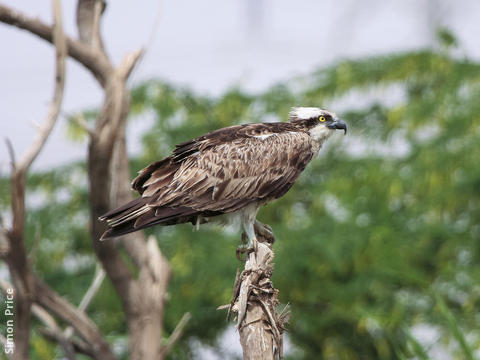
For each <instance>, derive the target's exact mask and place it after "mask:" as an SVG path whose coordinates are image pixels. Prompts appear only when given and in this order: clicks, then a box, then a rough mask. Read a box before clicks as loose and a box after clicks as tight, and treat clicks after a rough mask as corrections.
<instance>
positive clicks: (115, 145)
mask: <svg viewBox="0 0 480 360" xmlns="http://www.w3.org/2000/svg"><path fill="white" fill-rule="evenodd" d="M104 10H105V2H104V1H103V0H79V1H78V6H77V26H78V32H79V39H74V38H71V37H68V36H65V44H66V50H67V54H68V55H69V56H70V57H72V58H73V59H75V60H77V61H78V62H79V63H81V64H82V65H84V66H85V68H86V69H88V70H89V71H90V72H91V73H92V75H93V76H94V77H95V79H96V80H97V81H98V83H99V84H100V86H101V87H102V88H103V89H104V93H105V96H104V102H103V105H102V108H101V111H100V114H99V116H98V118H97V119H96V121H95V127H94V128H93V129H90V128H88V127H87V126H86V124H81V125H82V126H84V127H85V130H86V131H87V132H88V134H89V136H90V142H89V149H88V177H89V187H90V194H89V195H90V219H91V237H92V246H93V248H94V250H95V253H96V255H97V257H98V259H99V261H100V262H101V264H102V266H103V268H104V270H105V272H106V274H107V276H108V278H109V279H110V281H111V282H112V284H113V286H114V288H115V290H116V291H117V293H118V295H119V297H120V299H121V301H122V305H123V310H124V313H125V316H126V320H127V324H128V336H129V352H130V357H129V358H130V359H145V360H149V359H162V358H163V357H164V356H165V355H166V354H167V350H168V349H169V348H171V346H172V345H173V340H172V341H170V342H169V344H170V346H169V347H168V349H167V350H164V349H163V348H162V342H161V339H162V330H163V310H164V304H165V294H166V289H167V285H168V281H169V277H170V267H169V264H168V262H167V260H166V259H165V257H164V256H163V255H162V253H161V252H160V249H159V248H158V245H157V242H156V241H155V240H154V239H149V240H147V239H145V236H144V235H143V233H134V234H129V235H127V236H124V237H123V238H122V239H119V240H115V241H105V242H99V238H100V236H101V234H102V233H103V231H104V230H105V229H104V225H103V224H101V223H100V222H99V221H98V220H97V219H98V217H99V216H100V215H102V214H104V213H105V212H107V211H108V210H110V209H112V208H114V207H116V206H117V205H119V203H120V202H125V201H128V200H130V199H131V197H132V195H131V193H130V190H129V186H128V184H129V182H130V173H129V164H128V157H127V152H126V146H125V128H126V119H127V115H128V111H129V107H130V94H129V91H128V88H127V85H126V83H127V79H128V77H129V75H130V73H131V71H132V69H133V68H134V66H135V64H136V63H137V61H138V59H139V58H140V56H141V54H142V51H136V52H134V53H132V54H129V55H127V56H126V57H125V58H124V60H123V61H122V62H121V63H120V65H119V66H118V67H117V66H115V65H114V64H113V62H112V61H111V60H110V59H109V57H108V55H107V53H106V51H105V48H104V45H103V41H102V38H101V33H100V21H101V17H102V14H103V11H104ZM0 22H3V23H6V24H10V25H13V26H16V27H18V28H21V29H25V30H27V31H30V32H31V33H33V34H35V35H37V36H39V37H40V38H42V39H44V40H46V41H48V42H50V43H53V41H54V36H53V31H52V29H53V27H52V26H50V25H47V24H45V23H43V22H42V21H40V20H38V19H33V18H29V17H27V16H25V15H23V14H21V13H19V12H17V11H15V10H13V9H10V8H8V7H7V6H4V5H0ZM23 179H24V178H23ZM17 245H18V246H22V244H21V243H19V244H16V243H15V244H13V247H12V248H13V249H14V250H15V254H14V255H11V256H12V259H13V256H19V254H20V255H21V256H22V257H24V254H25V251H24V249H23V250H22V249H21V248H20V250H18V249H16V248H15V246H17ZM11 262H13V260H12V261H11ZM17 263H18V264H19V265H17V266H16V268H15V270H14V271H17V270H21V269H27V270H28V263H26V266H23V265H22V264H23V263H22V262H21V261H20V262H17ZM127 263H128V264H127ZM132 264H133V265H132ZM132 266H133V267H134V269H132ZM26 272H27V273H29V272H28V271H26ZM21 274H23V273H21ZM21 274H20V275H21ZM15 276H16V275H15V274H14V276H13V277H15ZM21 276H23V275H21ZM30 282H32V284H35V286H34V285H32V286H31V287H32V288H34V289H35V290H36V291H37V292H38V294H39V296H38V298H37V299H36V301H38V303H39V305H41V306H43V307H44V308H45V309H48V310H49V311H51V312H53V313H54V314H55V315H57V316H59V317H60V318H61V319H62V320H64V321H65V322H67V323H68V324H70V325H71V326H72V328H73V329H74V330H75V332H76V333H77V334H78V335H80V337H81V338H82V339H83V341H85V342H84V343H83V342H82V343H81V344H79V343H78V342H76V343H74V344H73V345H75V344H77V345H78V346H76V347H75V346H73V348H78V349H83V352H88V353H89V354H93V356H94V357H95V358H97V359H113V358H114V356H113V354H112V353H111V352H110V350H109V348H108V344H106V342H104V340H103V339H102V338H101V336H100V335H99V333H98V331H97V329H96V328H95V326H94V324H93V323H91V322H90V321H89V319H88V318H86V316H85V315H84V314H83V316H82V314H79V313H78V311H77V309H75V308H74V307H73V306H72V305H71V304H69V303H68V302H66V301H64V299H63V298H61V297H59V296H58V295H57V294H56V293H54V292H53V290H51V289H49V288H48V286H47V285H46V284H44V283H43V282H41V280H40V279H36V278H34V279H33V280H32V281H23V280H22V284H24V283H27V284H28V283H30ZM25 294H26V296H28V295H29V291H28V290H27V291H26V292H25ZM27 299H28V297H27ZM59 304H60V305H61V306H60V305H59ZM30 305H31V304H30V303H26V306H25V309H26V312H25V318H28V319H29V316H30V315H29V311H30V310H29V309H30ZM22 309H23V308H22ZM28 321H29V320H28ZM50 323H52V321H50ZM182 326H183V325H182ZM55 328H56V327H55V326H53V325H52V327H51V328H50V329H49V330H51V331H54V330H55ZM179 328H180V326H179ZM23 329H25V331H26V332H27V333H28V331H29V328H28V326H27V325H25V326H24V327H23ZM179 333H180V331H177V333H176V335H175V336H177V337H178V334H179ZM49 336H50V338H52V339H56V340H57V341H59V342H61V341H63V340H64V338H65V337H64V336H63V335H62V334H51V333H50V335H49ZM26 338H27V340H26V341H25V343H26V344H27V345H28V335H27V336H26ZM27 345H26V346H27ZM85 347H87V348H85ZM71 348H72V347H69V349H71ZM26 351H28V350H26ZM102 351H104V353H103V355H102ZM23 358H25V359H26V358H27V357H23Z"/></svg>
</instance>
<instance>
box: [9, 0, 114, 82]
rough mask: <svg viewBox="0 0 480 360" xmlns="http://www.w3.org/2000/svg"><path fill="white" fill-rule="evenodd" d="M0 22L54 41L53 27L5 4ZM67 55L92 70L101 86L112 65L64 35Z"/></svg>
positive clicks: (96, 53)
mask: <svg viewBox="0 0 480 360" xmlns="http://www.w3.org/2000/svg"><path fill="white" fill-rule="evenodd" d="M0 22H3V23H5V24H9V25H13V26H16V27H18V28H20V29H24V30H27V31H29V32H31V33H32V34H35V35H37V36H39V37H40V38H42V39H43V40H46V41H48V42H50V43H52V44H53V43H54V39H53V27H52V26H50V25H47V24H45V23H44V22H42V21H41V20H39V19H37V18H31V17H28V16H26V15H24V14H23V13H21V12H19V11H17V10H14V9H12V8H10V7H8V6H6V5H3V4H0ZM65 40H66V46H67V52H68V55H69V56H71V57H72V58H73V59H75V60H77V61H78V62H79V63H80V64H82V65H83V66H85V67H86V68H87V69H88V70H90V71H91V72H92V74H93V75H94V76H95V78H96V79H97V80H98V81H99V83H100V84H101V85H102V86H105V82H106V79H107V76H108V75H109V74H110V73H111V72H112V71H113V67H112V66H111V64H110V63H109V62H108V59H106V58H105V57H102V56H99V54H98V51H96V50H95V49H93V48H92V47H90V46H89V45H88V44H84V43H82V42H80V41H78V40H74V39H72V38H70V37H68V36H66V37H65Z"/></svg>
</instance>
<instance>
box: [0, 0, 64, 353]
mask: <svg viewBox="0 0 480 360" xmlns="http://www.w3.org/2000/svg"><path fill="white" fill-rule="evenodd" d="M2 10H3V7H1V6H0V18H1V17H2V14H3V12H2ZM53 18H54V27H53V33H52V34H51V38H52V41H53V43H54V45H55V55H56V67H55V87H54V93H53V98H52V101H51V104H50V108H49V111H48V114H47V118H46V120H45V122H44V123H43V125H42V126H41V128H40V130H39V134H38V136H37V138H36V140H34V142H33V143H32V144H31V146H30V147H29V148H28V149H27V151H26V152H25V154H24V155H23V157H22V159H21V160H20V161H19V162H18V163H16V164H15V162H14V155H13V149H11V150H10V152H11V158H12V175H11V193H12V195H11V197H12V200H11V201H12V216H13V223H12V228H11V229H9V230H8V231H7V239H8V245H9V251H8V254H7V255H6V261H7V264H8V268H9V271H10V275H11V277H12V281H13V284H14V285H15V289H16V293H15V297H16V306H15V315H16V321H15V357H16V358H18V359H27V358H28V353H29V339H30V315H31V305H32V301H33V299H34V296H35V293H34V291H35V289H34V286H33V279H32V274H31V270H30V265H29V262H28V258H27V252H26V248H25V237H24V231H25V185H26V175H27V172H28V170H29V168H30V166H31V164H32V162H33V161H34V160H35V158H36V157H37V155H38V154H39V152H40V150H41V149H42V147H43V145H44V144H45V142H46V140H47V138H48V136H49V135H50V132H51V131H52V129H53V126H54V125H55V122H56V120H57V118H58V113H59V111H60V106H61V103H62V99H63V89H64V81H65V80H64V79H65V55H66V50H65V38H64V35H63V28H62V12H61V7H60V0H53Z"/></svg>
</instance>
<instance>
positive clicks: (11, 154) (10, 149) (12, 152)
mask: <svg viewBox="0 0 480 360" xmlns="http://www.w3.org/2000/svg"><path fill="white" fill-rule="evenodd" d="M5 143H6V144H7V150H8V155H9V157H10V167H11V169H12V172H14V171H15V168H16V163H17V161H16V160H15V150H14V149H13V145H12V142H11V141H10V139H9V138H5Z"/></svg>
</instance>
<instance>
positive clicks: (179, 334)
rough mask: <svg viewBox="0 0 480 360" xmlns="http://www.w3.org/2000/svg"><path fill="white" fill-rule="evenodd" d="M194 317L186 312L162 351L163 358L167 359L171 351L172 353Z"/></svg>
mask: <svg viewBox="0 0 480 360" xmlns="http://www.w3.org/2000/svg"><path fill="white" fill-rule="evenodd" d="M191 317H192V316H191V315H190V313H189V312H186V313H185V314H183V316H182V318H181V319H180V321H179V322H178V324H177V326H175V329H174V330H173V332H172V334H171V335H170V337H169V338H168V340H167V343H166V344H165V347H164V348H163V349H162V356H163V357H165V356H167V355H168V354H169V353H170V351H172V349H173V346H174V345H175V343H176V342H177V341H178V340H179V339H180V338H181V337H182V334H183V330H184V328H185V326H186V325H187V323H188V322H189V321H190V318H191Z"/></svg>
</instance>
